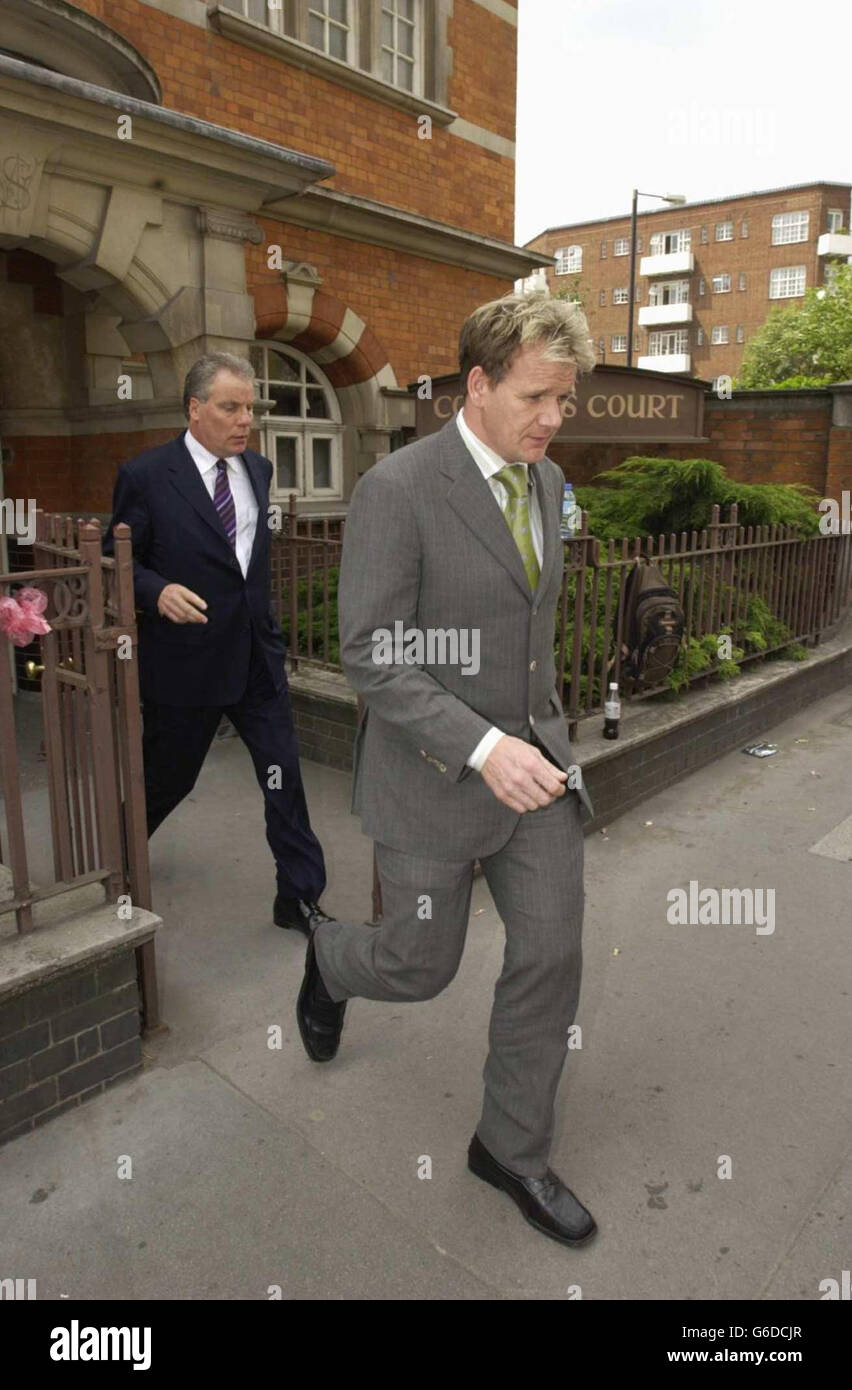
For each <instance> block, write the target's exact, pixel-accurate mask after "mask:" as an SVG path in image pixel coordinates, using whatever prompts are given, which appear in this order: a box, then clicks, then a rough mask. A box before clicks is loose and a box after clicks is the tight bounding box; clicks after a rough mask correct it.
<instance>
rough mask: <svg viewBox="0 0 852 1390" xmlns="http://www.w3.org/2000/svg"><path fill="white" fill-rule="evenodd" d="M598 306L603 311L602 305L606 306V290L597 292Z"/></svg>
mask: <svg viewBox="0 0 852 1390" xmlns="http://www.w3.org/2000/svg"><path fill="white" fill-rule="evenodd" d="M598 304H599V305H600V307H601V308H602V309H603V307H604V305H605V304H606V290H599V291H598Z"/></svg>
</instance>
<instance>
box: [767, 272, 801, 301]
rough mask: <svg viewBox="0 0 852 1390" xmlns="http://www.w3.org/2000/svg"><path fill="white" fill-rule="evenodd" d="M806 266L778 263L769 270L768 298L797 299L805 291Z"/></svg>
mask: <svg viewBox="0 0 852 1390" xmlns="http://www.w3.org/2000/svg"><path fill="white" fill-rule="evenodd" d="M806 277H807V267H806V266H803V265H780V266H778V267H777V268H776V269H775V270H770V272H769V298H770V299H798V298H799V296H800V295H803V294H804V292H805V280H806Z"/></svg>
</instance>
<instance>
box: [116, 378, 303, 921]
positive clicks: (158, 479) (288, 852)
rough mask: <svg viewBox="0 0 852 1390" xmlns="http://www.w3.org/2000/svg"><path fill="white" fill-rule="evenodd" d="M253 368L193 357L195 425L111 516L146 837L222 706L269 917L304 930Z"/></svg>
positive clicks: (203, 749) (122, 496) (162, 448)
mask: <svg viewBox="0 0 852 1390" xmlns="http://www.w3.org/2000/svg"><path fill="white" fill-rule="evenodd" d="M254 394H255V392H254V371H253V368H252V366H251V363H250V362H248V361H246V360H245V359H244V358H241V357H235V356H233V355H232V354H231V353H225V352H217V353H212V354H211V355H210V356H208V357H202V358H200V359H199V360H198V361H197V362H196V363H194V365H193V366H192V367H191V368H190V370H189V372H188V373H187V377H186V381H185V383H184V393H183V406H184V412H185V414H186V416H187V419H188V420H189V427H188V429H187V430H185V431H184V432H183V433H181V434H179V435H178V436H177V438H175V439H172V440H170V441H169V443H167V444H161V445H159V447H157V448H155V449H149V450H147V451H146V452H145V453H142V454H139V455H137V457H136V458H133V459H131V460H130V461H129V462H128V463H125V464H123V465H122V467H121V468H120V469H119V472H118V478H117V480H116V485H115V495H114V499H113V516H112V524H111V526H110V530H109V533H108V536H107V541H106V549H107V551H108V552H109V550H110V549H111V542H112V527H113V526H114V525H116V523H118V522H122V521H124V522H127V524H128V525H129V526H130V529H131V533H132V538H133V578H134V587H135V593H136V605H137V608H140V609H141V610H142V612H143V618H142V621H141V623H140V631H139V675H140V687H141V693H142V701H143V722H144V730H143V751H144V762H145V795H146V800H147V811H148V834H149V836H150V835H152V834H153V833H154V831H155V830H156V829H157V826H158V825H160V823H161V822H162V821H163V820H164V819H165V817H166V816H167V815H168V814H169V812H170V811H173V810H174V808H175V806H177V805H178V803H179V802H181V801H182V800H183V798H184V797H185V796H186V795H187V794H188V793H189V792H190V791H191V790H192V788H193V786H194V785H195V781H196V778H197V777H198V774H199V772H200V771H201V765H202V763H203V762H204V758H205V756H206V754H207V750H208V748H209V747H210V744H211V742H212V740H213V737H214V735H215V733H216V729H217V727H218V725H219V722H220V720H221V717H222V714H223V713H225V714H227V716H228V718H229V719H230V721H231V723H232V724H233V725H234V727H235V729H236V730H237V733H238V734H239V735H240V737H241V738H242V740H243V742H244V743H245V744H246V745H247V747H248V749H249V752H250V753H251V756H252V760H253V762H254V767H255V772H256V773H257V779H258V782H259V783H260V786H261V789H262V791H263V795H264V800H265V802H266V837H267V840H268V842H269V847H270V849H271V850H272V854H273V857H274V859H275V868H276V876H277V894H276V898H275V903H274V906H273V918H274V921H275V922H276V924H277V925H278V926H279V927H296V928H298V929H299V930H301V931H302V932H304V934H305V935H306V936H307V935H308V934H309V932H310V930H311V928H312V927H313V926H316V925H317V924H318V923H319V922H323V921H329V920H330V919H329V918H328V917H327V916H326V914H325V913H324V912H323V911H322V909H321V908H320V907H319V905H318V900H319V898H320V896H321V895H322V893H323V891H324V889H325V883H326V878H325V863H324V860H323V853H322V849H321V847H320V844H319V841H318V840H317V838H316V836H315V835H314V833H313V831H312V829H311V824H310V819H309V816H308V808H307V804H306V801H305V793H304V789H303V787H302V778H301V772H300V769H299V751H298V746H297V743H296V736H295V732H294V729H293V718H292V714H291V711H290V700H289V696H288V693H287V674H286V671H285V668H284V657H285V653H286V649H285V646H284V640H283V638H282V636H281V632H280V630H279V628H278V627H277V625H276V623H275V620H274V618H273V616H272V611H271V607H270V589H269V526H268V506H269V484H270V480H271V477H272V464H271V463H270V462H269V460H268V459H266V458H264V457H263V455H262V454H256V453H254V451H253V450H251V449H249V448H247V447H246V446H247V444H248V439H249V432H250V430H251V428H252V407H253V404H254Z"/></svg>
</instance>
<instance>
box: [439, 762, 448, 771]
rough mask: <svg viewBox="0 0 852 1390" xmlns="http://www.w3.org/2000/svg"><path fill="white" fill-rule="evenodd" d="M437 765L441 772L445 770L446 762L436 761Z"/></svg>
mask: <svg viewBox="0 0 852 1390" xmlns="http://www.w3.org/2000/svg"><path fill="white" fill-rule="evenodd" d="M438 767H439V768H440V769H441V771H442V772H446V770H447V764H446V763H438Z"/></svg>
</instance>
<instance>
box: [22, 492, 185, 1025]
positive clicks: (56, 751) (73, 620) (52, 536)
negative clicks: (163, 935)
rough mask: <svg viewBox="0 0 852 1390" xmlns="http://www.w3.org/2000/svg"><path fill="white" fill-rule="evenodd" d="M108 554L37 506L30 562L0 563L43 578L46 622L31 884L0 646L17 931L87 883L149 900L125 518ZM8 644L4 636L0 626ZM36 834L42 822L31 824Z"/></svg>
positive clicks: (148, 956)
mask: <svg viewBox="0 0 852 1390" xmlns="http://www.w3.org/2000/svg"><path fill="white" fill-rule="evenodd" d="M114 534H115V556H114V558H113V557H110V556H105V555H103V553H102V549H101V526H100V523H99V522H98V521H94V522H88V523H84V522H81V521H77V520H75V519H73V518H71V517H65V516H55V515H49V514H46V513H44V512H42V511H38V512H37V513H36V538H35V541H34V545H33V549H34V561H35V564H34V566H33V568H32V569H30V570H19V571H15V572H14V573H7V574H0V596H3V597H5V596H6V595H7V594H10V593H12V592H13V591H14V590H17V589H18V588H20V587H21V586H28V587H33V588H38V589H41V590H42V591H43V592H44V593H45V594H46V596H47V600H48V604H47V608H46V610H45V612H44V615H43V616H44V617H45V619H46V620H47V622H48V623H49V624H50V629H51V630H50V632H49V633H47V634H46V635H45V636H43V637H41V638H40V639H39V640H40V644H41V666H40V667H39V666H38V665H36V664H34V670H36V671H38V670H40V671H41V691H42V713H43V730H44V754H45V759H46V770H47V787H48V799H49V808H50V832H51V845H52V852H53V870H54V875H55V882H54V883H53V884H51V885H49V886H46V887H35V886H34V885H33V883H32V881H31V876H30V867H29V856H28V852H27V837H26V825H25V817H24V801H23V797H22V789H21V778H20V767H19V761H18V751H17V744H16V736H15V716H14V701H13V697H12V676H11V669H10V665H9V662H8V661H7V660H6V652H5V650H4V651H3V652H2V653H0V657H2V659H0V769H2V783H0V787H1V788H2V793H3V805H4V808H5V822H6V825H5V838H4V840H0V862H2V863H4V864H5V865H6V866H7V867H8V868H9V869H10V871H11V876H12V897H11V899H6V900H4V901H0V913H8V912H14V913H15V919H16V925H17V929H18V931H19V932H30V931H33V930H35V929H37V924H36V923H35V921H34V918H33V907H34V905H35V904H36V903H39V902H42V901H44V900H46V899H48V898H54V897H56V896H58V895H59V894H62V893H67V892H70V891H71V890H73V889H77V888H80V887H83V886H84V885H86V884H92V883H102V884H103V886H104V892H105V898H106V901H108V902H115V901H116V900H117V899H118V897H119V896H120V895H122V894H128V895H129V896H130V900H131V902H132V904H133V905H134V906H136V907H142V908H150V906H151V882H150V872H149V866H148V838H147V829H146V817H145V781H144V773H143V765H142V717H141V706H140V699H139V672H138V660H137V656H138V651H137V634H136V614H135V606H134V596H133V555H132V548H131V542H130V528H129V526H126V525H118V526H116V527H115V533H114ZM0 643H2V645H3V647H4V648H5V646H6V638H5V637H0ZM32 828H33V831H34V833H37V834H43V827H41V826H38V827H32ZM137 958H138V964H139V972H140V983H141V986H142V997H143V1008H144V1015H145V1023H146V1026H147V1027H154V1026H155V1025H156V1024H157V1023H158V1021H159V1014H158V1004H157V981H156V968H155V963H154V943H153V941H150V942H147V943H145V944H144V945H142V946H140V947H139V948H138V952H137Z"/></svg>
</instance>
